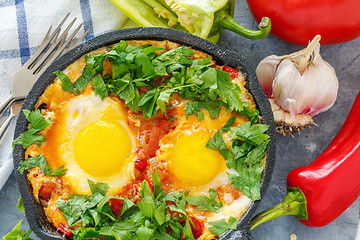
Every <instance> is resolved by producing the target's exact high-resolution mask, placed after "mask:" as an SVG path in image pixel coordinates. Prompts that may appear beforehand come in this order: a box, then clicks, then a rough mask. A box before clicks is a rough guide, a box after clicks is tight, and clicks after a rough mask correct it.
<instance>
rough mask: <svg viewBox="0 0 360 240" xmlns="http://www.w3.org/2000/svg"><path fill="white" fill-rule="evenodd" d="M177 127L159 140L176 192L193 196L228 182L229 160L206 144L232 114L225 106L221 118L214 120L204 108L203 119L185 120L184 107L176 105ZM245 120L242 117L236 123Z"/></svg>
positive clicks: (161, 153) (161, 154)
mask: <svg viewBox="0 0 360 240" xmlns="http://www.w3.org/2000/svg"><path fill="white" fill-rule="evenodd" d="M176 108H177V109H176V110H177V117H178V123H177V127H176V128H175V129H174V130H173V131H171V132H170V133H169V134H168V135H167V136H165V137H164V138H163V139H162V140H161V141H160V149H159V150H158V152H157V157H158V159H159V160H160V161H161V162H163V164H165V165H166V168H167V170H168V172H169V174H170V177H169V178H170V180H171V181H172V183H173V184H174V188H175V190H176V191H189V193H190V195H207V194H208V192H209V188H213V189H217V188H219V187H221V186H223V185H226V184H228V183H229V180H228V175H227V172H231V171H232V170H229V169H228V168H227V167H226V161H225V159H224V158H223V157H222V156H221V154H220V153H219V152H218V151H216V150H213V149H209V148H207V147H206V144H207V142H208V141H209V140H210V138H211V137H212V136H213V135H214V134H215V132H216V131H218V130H220V129H221V127H222V126H223V125H224V124H225V123H226V122H227V120H229V118H230V117H231V116H232V114H231V113H228V112H226V110H225V109H224V108H223V109H222V110H221V112H220V115H219V118H217V119H211V118H210V115H209V113H208V111H206V110H205V111H203V113H204V119H203V120H202V121H199V120H197V118H196V116H195V115H190V116H189V117H188V119H186V116H185V112H184V107H183V106H182V105H179V106H177V107H176ZM242 121H245V119H242V118H241V117H239V118H238V119H237V123H240V122H242Z"/></svg>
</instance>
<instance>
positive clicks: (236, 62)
mask: <svg viewBox="0 0 360 240" xmlns="http://www.w3.org/2000/svg"><path fill="white" fill-rule="evenodd" d="M132 39H134V40H135V39H138V40H146V39H148V40H160V41H161V40H170V41H173V42H176V43H179V44H182V45H187V46H191V47H192V48H194V49H198V50H200V51H202V52H205V53H207V54H209V55H211V56H213V58H214V60H215V61H216V63H217V64H218V65H228V66H230V67H233V68H236V69H240V70H241V72H242V73H244V74H245V75H246V77H247V84H246V87H247V89H249V90H250V92H251V93H252V95H253V96H254V99H255V102H256V104H257V107H258V109H259V110H260V114H261V116H262V117H263V123H264V124H267V125H269V126H270V127H269V130H268V132H267V134H269V135H270V142H269V145H268V149H267V159H266V166H265V170H264V173H263V177H262V181H261V196H262V197H263V196H264V194H265V191H266V189H267V187H268V185H269V182H270V179H271V174H272V171H273V168H274V163H275V130H274V122H273V115H272V111H271V108H270V104H269V102H268V100H267V98H266V96H265V94H264V92H263V91H262V89H261V87H260V84H259V82H258V81H257V79H256V76H255V73H254V70H253V68H252V67H251V66H250V65H249V63H248V62H247V61H246V59H245V57H243V56H241V55H238V54H235V53H233V52H230V51H227V50H224V49H221V48H220V47H218V46H217V45H215V44H212V43H210V42H208V41H206V40H204V39H202V38H199V37H196V36H194V35H191V34H187V33H184V32H181V31H177V30H171V29H165V28H133V29H125V30H119V31H114V32H109V33H106V34H104V35H101V36H98V37H95V38H93V39H91V40H89V41H87V42H85V43H83V44H81V45H79V46H78V47H76V48H75V49H73V50H71V51H69V52H68V53H66V54H65V55H64V56H62V57H61V58H59V59H58V60H57V61H55V62H54V63H53V64H52V65H51V66H50V67H49V68H48V69H47V70H46V71H45V72H44V73H43V74H42V75H41V76H40V78H39V80H38V81H37V82H36V83H35V85H34V87H33V88H32V89H31V91H30V92H29V95H28V96H27V98H26V99H25V102H24V104H23V109H30V110H34V107H35V104H36V102H37V100H38V98H39V97H40V96H41V95H42V94H43V92H44V90H45V88H46V87H47V86H48V85H49V84H51V83H52V82H53V81H54V79H55V75H54V74H53V72H55V71H58V70H63V69H65V68H66V67H68V66H69V65H70V64H71V63H73V62H74V61H76V60H77V59H78V58H80V57H82V56H83V55H84V54H86V53H88V52H90V51H93V50H95V49H98V48H100V47H103V46H108V45H111V44H114V43H118V42H119V41H120V40H132ZM249 57H251V56H249ZM27 125H28V122H27V120H26V118H25V116H24V114H22V113H21V114H20V116H19V118H18V120H17V123H16V129H15V136H14V139H16V138H17V137H18V136H20V135H21V134H22V133H23V132H24V131H26V130H27ZM13 158H14V166H15V169H17V168H18V167H19V163H20V161H22V160H24V159H25V153H24V149H23V148H22V147H21V146H20V145H17V146H15V150H14V154H13ZM15 172H16V180H17V184H18V186H19V190H20V193H21V197H22V199H23V202H24V207H25V212H26V217H27V220H28V222H29V224H30V226H31V228H32V230H33V231H34V233H35V234H36V235H37V236H38V237H39V238H41V239H66V238H65V237H64V236H63V234H61V233H59V232H58V231H56V229H55V227H54V226H53V225H52V224H51V223H50V222H49V221H48V220H47V219H46V216H45V213H44V210H43V208H42V206H41V205H40V204H39V203H38V202H37V201H36V199H35V198H34V196H33V194H32V190H31V185H30V183H29V181H28V180H27V178H26V174H19V172H18V171H15ZM258 204H259V201H257V202H255V203H252V204H251V205H250V207H249V209H248V211H247V212H246V213H245V214H244V215H243V216H242V218H241V219H240V220H239V223H238V229H237V230H231V231H228V232H226V233H224V234H223V235H222V236H221V237H220V239H244V240H245V239H253V237H252V236H251V233H250V226H249V222H250V219H251V217H252V215H253V214H254V212H255V210H256V208H257V206H258Z"/></svg>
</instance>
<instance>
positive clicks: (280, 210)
mask: <svg viewBox="0 0 360 240" xmlns="http://www.w3.org/2000/svg"><path fill="white" fill-rule="evenodd" d="M287 215H294V216H295V217H296V218H297V219H307V218H308V214H307V208H306V198H305V195H304V194H303V192H302V191H301V190H300V188H290V187H289V188H288V193H287V194H286V196H285V198H284V200H283V202H282V203H279V204H278V205H276V206H274V207H272V208H270V209H268V210H265V211H263V212H261V213H259V214H257V215H256V216H255V217H254V218H253V219H251V221H250V229H251V230H252V229H254V228H255V227H257V226H259V225H260V224H262V223H264V222H267V221H270V220H272V219H275V218H278V217H282V216H287Z"/></svg>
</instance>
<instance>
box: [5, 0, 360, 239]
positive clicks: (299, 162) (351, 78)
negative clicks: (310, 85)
mask: <svg viewBox="0 0 360 240" xmlns="http://www.w3.org/2000/svg"><path fill="white" fill-rule="evenodd" d="M235 19H236V20H237V21H238V22H239V23H241V24H243V25H244V26H246V27H249V28H252V29H256V26H257V24H256V23H255V22H254V21H253V18H252V16H251V13H250V12H249V9H248V7H247V4H246V2H245V0H237V1H236V12H235ZM218 45H219V46H222V47H223V48H226V49H229V50H232V51H235V52H238V53H241V54H243V55H244V56H246V57H247V58H248V60H249V62H250V63H251V64H252V65H253V66H254V68H255V67H256V66H257V64H258V63H259V61H260V60H261V59H263V58H264V57H266V56H268V55H270V54H276V55H284V54H288V53H292V52H294V51H298V50H300V49H301V47H299V46H295V45H292V44H288V43H285V42H283V41H281V40H279V39H277V38H276V37H273V36H268V37H267V38H266V39H262V40H248V39H244V38H242V37H240V36H238V35H236V34H234V33H232V32H229V31H223V32H222V34H221V37H220V40H219V42H218ZM320 53H321V55H322V57H323V58H324V59H325V60H326V61H328V62H329V63H330V64H331V65H332V66H333V67H334V68H335V70H336V72H337V76H338V79H339V86H340V87H339V94H338V98H337V100H336V102H335V104H334V106H333V107H332V108H331V109H330V110H328V111H327V112H324V113H321V114H319V115H318V116H317V123H318V124H319V127H314V128H313V132H312V133H311V134H310V131H308V130H305V131H303V132H302V134H301V135H300V136H299V135H295V137H294V138H292V137H291V136H286V137H284V136H280V135H278V136H277V158H276V165H275V169H274V173H273V177H272V181H271V183H270V186H269V188H268V190H267V192H266V195H265V197H264V198H263V200H262V201H261V203H260V206H259V209H258V210H257V212H259V211H260V210H265V209H267V208H269V207H272V206H273V205H275V204H277V203H279V202H281V201H282V199H283V198H284V196H285V194H286V176H287V174H288V173H289V172H290V171H291V170H292V169H294V168H296V167H299V166H303V165H307V164H309V163H311V162H312V161H313V160H315V159H316V158H317V157H318V156H319V155H320V154H321V153H322V152H323V151H324V150H325V149H326V148H327V146H328V145H329V143H330V142H331V140H332V139H333V138H334V136H335V135H336V133H337V132H338V131H339V130H340V128H341V126H342V124H343V122H344V121H345V119H346V116H347V114H348V113H349V111H350V108H351V105H352V103H353V101H354V99H355V97H356V95H357V93H358V92H359V90H360V57H359V55H360V39H359V38H358V39H356V40H353V41H351V42H348V43H344V44H338V45H328V46H322V47H321V52H320ZM13 124H14V123H13ZM7 138H9V136H8V137H7ZM18 197H19V192H18V189H17V186H16V184H15V177H14V174H12V175H11V176H10V178H9V180H8V182H7V183H6V184H5V186H4V187H3V188H2V189H1V190H0V236H4V235H5V234H6V233H7V232H9V231H10V230H11V229H12V228H13V227H14V226H15V225H16V224H17V223H18V222H19V221H20V220H21V219H23V218H24V214H23V213H21V212H19V211H18V210H17V209H16V206H15V204H16V203H17V199H18ZM358 220H359V200H357V201H356V202H355V203H354V204H353V205H352V206H351V207H350V208H349V209H347V210H346V211H345V212H344V213H343V214H342V215H341V216H340V217H339V218H337V219H336V220H335V221H334V222H332V223H331V224H329V225H327V226H325V227H321V228H310V227H307V226H305V225H303V224H301V223H300V222H298V221H297V220H296V219H295V218H294V217H291V216H288V217H282V218H279V219H276V220H273V221H271V222H269V223H265V224H263V225H260V226H259V227H257V228H255V229H254V231H253V235H254V237H255V239H278V240H287V239H289V236H290V234H292V233H294V234H296V235H297V237H298V239H299V240H300V239H301V240H303V239H306V240H311V239H327V240H338V239H354V238H355V236H356V232H357V224H358ZM23 225H24V227H25V228H26V229H27V226H28V225H27V223H26V220H24V223H23ZM32 236H33V235H32Z"/></svg>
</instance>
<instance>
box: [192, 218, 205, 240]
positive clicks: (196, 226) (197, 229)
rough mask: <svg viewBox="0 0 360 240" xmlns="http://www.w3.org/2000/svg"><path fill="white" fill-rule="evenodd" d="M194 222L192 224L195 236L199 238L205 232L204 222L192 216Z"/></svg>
mask: <svg viewBox="0 0 360 240" xmlns="http://www.w3.org/2000/svg"><path fill="white" fill-rule="evenodd" d="M190 219H191V220H192V222H193V224H190V226H191V230H192V232H193V235H194V237H195V238H196V239H197V238H199V237H200V236H201V235H202V234H203V232H204V224H203V223H202V222H201V221H200V220H198V219H197V218H195V217H192V216H190Z"/></svg>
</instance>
